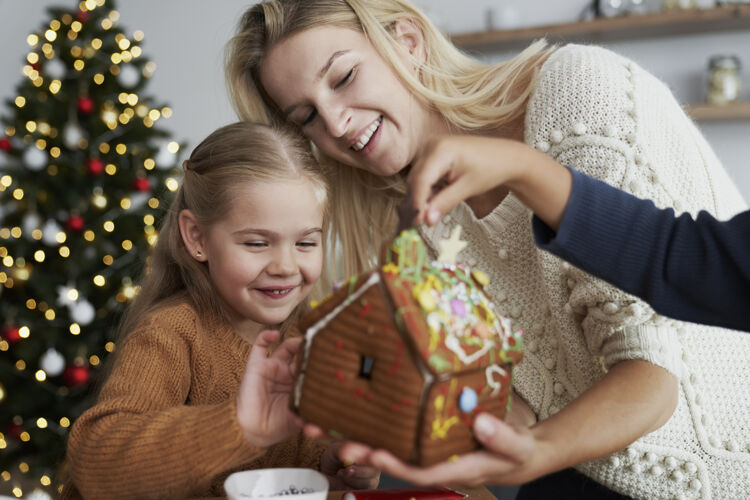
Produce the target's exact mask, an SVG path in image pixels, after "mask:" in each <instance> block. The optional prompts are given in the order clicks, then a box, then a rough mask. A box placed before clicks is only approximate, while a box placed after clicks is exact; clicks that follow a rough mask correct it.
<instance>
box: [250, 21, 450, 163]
mask: <svg viewBox="0 0 750 500" xmlns="http://www.w3.org/2000/svg"><path fill="white" fill-rule="evenodd" d="M406 29H407V30H408V29H410V26H407V27H406ZM416 38H417V37H415V36H409V35H408V33H407V36H400V37H399V38H398V40H399V41H400V42H401V43H402V45H403V49H404V50H403V54H404V60H405V61H406V60H410V58H409V55H408V54H409V53H410V52H411V53H412V54H414V52H415V51H421V45H418V44H419V43H421V37H419V40H417V39H416ZM409 64H410V65H411V64H412V63H411V62H410V63H409ZM415 71H416V70H415ZM260 74H261V81H262V84H263V87H264V89H265V90H266V92H267V93H268V94H269V96H270V97H271V99H273V100H274V102H275V103H276V105H277V106H278V107H279V109H281V110H282V112H283V113H284V115H285V116H286V117H287V119H288V120H289V121H291V122H293V123H295V124H297V125H299V126H300V127H301V128H302V131H303V132H304V133H305V134H306V135H307V136H308V137H309V138H310V139H311V140H312V141H313V142H314V143H315V145H316V146H317V147H318V148H320V149H321V150H322V151H323V152H324V153H326V154H327V155H328V156H330V157H332V158H334V159H335V160H338V161H339V162H341V163H344V164H347V165H351V166H354V167H357V168H361V169H364V170H367V171H369V172H371V173H373V174H376V175H382V176H387V175H392V174H395V173H397V172H399V171H400V170H401V169H403V168H404V167H405V166H407V165H409V164H410V163H411V162H412V160H413V159H414V157H415V155H416V154H417V153H418V152H419V150H420V148H421V147H422V145H423V144H424V143H425V142H426V141H427V140H428V139H429V138H430V137H431V136H433V135H436V134H438V133H441V132H444V130H442V129H441V128H440V127H441V125H442V124H443V123H444V122H443V120H441V119H440V118H439V117H438V115H437V113H436V112H435V111H428V109H427V107H426V106H425V105H424V104H423V103H422V102H421V101H420V100H418V99H416V98H415V97H414V95H413V94H412V93H411V92H410V91H409V90H408V89H407V87H406V86H405V85H404V84H403V83H402V82H401V80H400V79H399V78H398V77H397V76H396V74H395V73H394V71H393V70H392V68H391V66H390V65H389V64H388V63H387V62H386V61H385V60H384V59H383V58H382V57H380V55H379V54H378V53H377V52H376V50H375V48H374V47H373V46H372V44H371V43H370V42H369V41H368V40H367V38H366V37H365V36H364V34H363V33H361V32H359V31H355V30H350V29H346V28H340V27H335V26H324V27H316V28H311V29H308V30H305V31H302V32H299V33H296V34H294V35H292V36H290V37H289V38H287V39H285V40H283V41H281V42H279V43H278V44H277V45H276V46H275V47H273V48H272V49H271V51H270V53H269V54H268V56H267V57H266V59H265V60H264V62H263V64H262V66H261V72H260Z"/></svg>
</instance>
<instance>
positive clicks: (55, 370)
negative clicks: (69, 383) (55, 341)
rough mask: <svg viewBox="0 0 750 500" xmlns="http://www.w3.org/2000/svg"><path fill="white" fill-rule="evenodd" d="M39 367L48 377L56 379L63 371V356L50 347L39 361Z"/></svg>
mask: <svg viewBox="0 0 750 500" xmlns="http://www.w3.org/2000/svg"><path fill="white" fill-rule="evenodd" d="M39 366H40V367H41V368H42V370H44V371H45V372H46V373H47V375H49V376H50V377H56V376H58V375H60V374H61V373H62V372H63V370H64V369H65V356H63V355H62V354H60V353H59V352H58V351H56V350H55V349H53V348H51V347H50V348H49V349H47V350H46V351H45V352H44V354H42V357H41V358H40V359H39Z"/></svg>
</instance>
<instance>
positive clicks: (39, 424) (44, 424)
mask: <svg viewBox="0 0 750 500" xmlns="http://www.w3.org/2000/svg"><path fill="white" fill-rule="evenodd" d="M39 371H41V370H39ZM36 426H37V427H39V428H40V429H46V428H47V419H46V418H44V417H39V418H37V419H36Z"/></svg>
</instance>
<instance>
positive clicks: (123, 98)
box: [117, 92, 128, 104]
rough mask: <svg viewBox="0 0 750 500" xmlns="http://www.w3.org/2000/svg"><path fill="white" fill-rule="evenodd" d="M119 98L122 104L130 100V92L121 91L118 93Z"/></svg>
mask: <svg viewBox="0 0 750 500" xmlns="http://www.w3.org/2000/svg"><path fill="white" fill-rule="evenodd" d="M117 100H118V101H120V104H125V103H126V102H128V93H127V92H120V93H119V94H117Z"/></svg>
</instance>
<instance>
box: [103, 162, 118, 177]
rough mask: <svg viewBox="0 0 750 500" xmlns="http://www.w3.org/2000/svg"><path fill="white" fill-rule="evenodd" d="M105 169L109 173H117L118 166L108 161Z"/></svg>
mask: <svg viewBox="0 0 750 500" xmlns="http://www.w3.org/2000/svg"><path fill="white" fill-rule="evenodd" d="M104 171H105V172H106V173H107V175H115V174H116V173H117V167H116V166H114V165H113V164H112V163H107V166H105V167H104Z"/></svg>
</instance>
